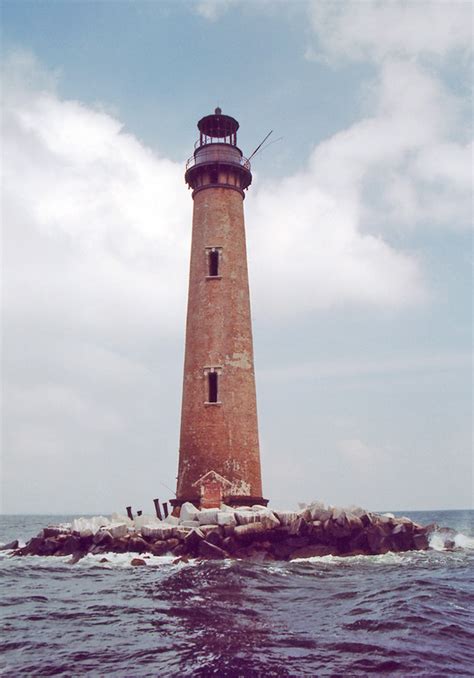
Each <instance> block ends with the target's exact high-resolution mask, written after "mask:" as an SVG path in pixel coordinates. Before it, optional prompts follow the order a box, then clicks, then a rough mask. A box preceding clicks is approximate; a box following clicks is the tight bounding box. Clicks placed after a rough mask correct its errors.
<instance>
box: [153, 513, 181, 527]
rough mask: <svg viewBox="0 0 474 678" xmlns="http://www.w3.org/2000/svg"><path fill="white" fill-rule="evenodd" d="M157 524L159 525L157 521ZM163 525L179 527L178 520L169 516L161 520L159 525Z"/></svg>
mask: <svg viewBox="0 0 474 678" xmlns="http://www.w3.org/2000/svg"><path fill="white" fill-rule="evenodd" d="M157 521H158V519H157ZM158 523H159V521H158ZM163 523H165V524H166V525H179V518H177V517H176V516H173V515H171V514H170V515H169V516H168V517H167V518H165V519H164V520H162V521H161V523H159V524H163Z"/></svg>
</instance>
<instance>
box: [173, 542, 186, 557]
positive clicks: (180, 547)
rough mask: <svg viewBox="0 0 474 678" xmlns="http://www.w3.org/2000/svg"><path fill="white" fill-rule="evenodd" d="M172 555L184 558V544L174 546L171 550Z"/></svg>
mask: <svg viewBox="0 0 474 678" xmlns="http://www.w3.org/2000/svg"><path fill="white" fill-rule="evenodd" d="M172 553H173V555H174V556H184V555H185V554H186V546H185V544H178V546H175V547H174V549H172Z"/></svg>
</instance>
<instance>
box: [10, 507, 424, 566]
mask: <svg viewBox="0 0 474 678" xmlns="http://www.w3.org/2000/svg"><path fill="white" fill-rule="evenodd" d="M435 529H436V526H429V527H423V526H421V525H418V524H416V523H414V522H413V521H411V520H410V519H409V518H395V516H393V515H392V514H382V515H381V514H376V513H371V512H369V511H365V510H363V509H360V508H351V509H341V508H334V507H331V506H329V507H326V506H324V505H323V504H321V503H319V502H318V503H314V504H311V505H309V506H307V507H305V508H303V509H301V510H299V511H277V510H275V511H272V510H270V509H268V508H265V507H264V506H249V507H242V508H239V509H234V508H232V507H229V506H221V508H220V509H203V510H199V509H197V508H196V507H195V506H193V505H192V504H189V503H188V504H184V505H183V506H182V508H181V513H180V516H179V517H174V516H169V517H168V518H166V519H165V520H158V519H157V518H155V517H153V516H139V517H137V518H135V519H134V520H130V519H129V518H127V517H124V516H120V515H117V514H114V515H113V516H112V517H111V518H105V517H103V516H98V517H94V518H79V519H77V520H74V521H73V522H72V523H70V524H62V525H50V526H48V527H45V528H44V529H43V530H42V531H41V532H40V534H38V535H37V536H36V537H33V538H32V539H30V541H29V542H28V543H27V544H26V545H25V546H24V547H22V548H17V549H16V550H15V551H14V555H16V556H26V555H40V556H52V555H54V556H69V555H70V556H72V558H71V562H77V560H79V559H80V558H82V557H83V556H85V555H86V554H88V553H91V554H106V553H109V552H115V553H125V552H129V553H131V554H134V555H135V556H136V557H135V558H134V560H132V564H135V565H145V564H146V562H145V560H143V559H142V558H140V557H139V555H140V554H153V555H157V556H160V555H166V554H170V555H174V556H176V557H182V558H187V557H193V558H194V557H197V558H206V559H207V558H217V559H219V558H220V559H222V558H243V559H252V560H257V561H267V560H293V559H295V558H308V557H312V556H325V555H337V556H354V555H377V554H383V553H387V552H389V551H393V552H400V551H409V550H425V549H428V548H429V537H430V535H431V533H432V532H433V531H434V530H435Z"/></svg>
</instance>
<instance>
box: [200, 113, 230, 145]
mask: <svg viewBox="0 0 474 678" xmlns="http://www.w3.org/2000/svg"><path fill="white" fill-rule="evenodd" d="M198 129H199V131H200V132H201V134H204V135H205V136H207V137H213V138H215V139H222V138H224V137H230V136H232V135H234V134H235V133H236V132H237V130H238V129H239V123H238V122H237V120H236V119H235V118H232V117H231V116H230V115H223V113H222V111H221V109H220V108H216V110H215V111H214V113H213V114H212V115H206V116H205V117H204V118H201V120H200V121H199V122H198Z"/></svg>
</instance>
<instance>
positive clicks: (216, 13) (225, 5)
mask: <svg viewBox="0 0 474 678" xmlns="http://www.w3.org/2000/svg"><path fill="white" fill-rule="evenodd" d="M236 2H237V0H199V2H197V3H195V5H194V11H195V12H196V14H199V15H200V16H202V17H203V18H204V19H207V20H208V21H217V19H219V18H220V17H221V16H222V15H223V14H225V13H226V12H227V11H228V10H229V9H230V7H231V6H232V5H234V4H235V3H236Z"/></svg>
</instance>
